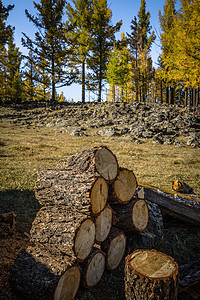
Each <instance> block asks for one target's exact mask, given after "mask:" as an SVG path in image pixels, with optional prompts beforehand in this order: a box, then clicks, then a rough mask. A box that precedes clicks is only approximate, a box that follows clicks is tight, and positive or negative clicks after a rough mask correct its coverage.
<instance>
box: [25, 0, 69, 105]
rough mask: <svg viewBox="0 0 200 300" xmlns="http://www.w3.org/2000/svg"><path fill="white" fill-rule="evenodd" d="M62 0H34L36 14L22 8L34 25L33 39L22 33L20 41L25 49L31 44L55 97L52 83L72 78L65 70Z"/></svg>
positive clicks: (62, 82) (65, 82)
mask: <svg viewBox="0 0 200 300" xmlns="http://www.w3.org/2000/svg"><path fill="white" fill-rule="evenodd" d="M65 4H66V1H65V0H59V1H57V0H40V3H36V2H34V6H35V8H36V9H37V11H38V12H37V16H36V17H35V16H33V15H31V14H30V13H29V12H28V11H27V10H25V13H26V16H27V18H28V19H29V21H31V22H33V24H34V25H35V26H36V27H37V28H38V31H37V32H36V34H35V40H34V41H31V39H30V38H29V37H28V36H27V35H26V34H25V33H23V35H24V38H23V39H22V44H23V45H24V46H26V47H27V48H28V49H31V47H32V45H34V52H35V54H36V56H37V63H39V62H43V61H44V62H45V63H44V64H43V63H40V67H41V68H43V70H44V72H47V73H48V74H49V75H50V76H51V98H52V100H53V101H54V100H55V98H56V86H58V85H59V86H64V85H67V84H71V82H72V81H73V78H72V76H71V74H70V73H69V72H67V70H66V57H67V49H66V38H65V34H64V25H63V21H62V17H63V11H64V7H65Z"/></svg>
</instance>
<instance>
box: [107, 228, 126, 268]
mask: <svg viewBox="0 0 200 300" xmlns="http://www.w3.org/2000/svg"><path fill="white" fill-rule="evenodd" d="M101 248H102V250H103V251H104V252H105V253H106V266H107V268H108V269H109V270H114V269H115V268H117V267H118V266H119V264H120V262H121V260H122V258H123V256H124V253H125V249H126V237H125V235H124V233H123V232H122V231H121V230H120V229H118V228H115V227H112V229H111V231H110V233H109V236H108V237H107V239H106V240H105V241H104V242H103V243H102V244H101Z"/></svg>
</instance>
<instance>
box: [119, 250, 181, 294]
mask: <svg viewBox="0 0 200 300" xmlns="http://www.w3.org/2000/svg"><path fill="white" fill-rule="evenodd" d="M177 295H178V265H177V263H176V262H175V261H174V259H173V258H171V257H170V256H167V255H166V254H164V253H161V252H157V251H156V250H136V251H135V252H133V253H132V254H130V255H128V256H127V257H126V263H125V298H126V299H127V300H133V299H135V300H138V299H148V300H153V299H160V300H164V299H166V300H168V299H171V300H175V299H177Z"/></svg>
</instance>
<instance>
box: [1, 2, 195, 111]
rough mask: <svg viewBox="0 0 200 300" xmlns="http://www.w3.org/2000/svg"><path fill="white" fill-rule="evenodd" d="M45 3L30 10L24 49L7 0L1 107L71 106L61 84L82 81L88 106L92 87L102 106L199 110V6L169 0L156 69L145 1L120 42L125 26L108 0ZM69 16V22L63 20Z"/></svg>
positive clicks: (3, 23) (3, 12) (163, 16)
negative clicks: (29, 32)
mask: <svg viewBox="0 0 200 300" xmlns="http://www.w3.org/2000/svg"><path fill="white" fill-rule="evenodd" d="M72 2H73V3H72V4H70V3H68V2H67V1H66V0H59V1H58V0H40V1H39V2H38V3H36V2H34V7H35V10H36V14H35V15H31V14H30V13H29V12H28V10H25V14H26V17H27V19H28V20H29V21H30V22H32V23H33V24H34V25H35V27H36V28H37V30H36V33H35V38H34V39H33V40H32V39H30V38H29V37H28V36H27V35H26V33H23V38H22V45H23V46H25V47H26V48H27V49H28V55H24V54H23V53H21V52H20V50H19V48H18V47H17V46H16V45H15V42H14V37H13V34H14V28H13V27H12V26H10V25H9V24H8V22H7V19H8V16H9V13H10V11H11V10H12V9H14V5H8V6H5V5H4V4H3V2H2V0H0V36H1V39H0V102H1V103H9V102H11V103H13V102H14V103H19V102H22V101H28V100H30V101H35V100H37V101H40V100H45V101H47V100H51V101H53V102H54V101H59V102H62V101H65V96H64V94H63V93H61V94H60V95H58V93H57V92H56V89H57V88H58V87H62V86H66V85H71V84H72V83H78V84H80V85H81V86H82V102H83V103H84V102H85V101H86V100H87V99H86V96H85V92H86V89H87V90H89V91H91V92H92V93H94V94H95V96H96V101H98V102H101V101H102V90H103V87H104V84H105V83H108V84H109V90H108V92H107V97H106V98H107V101H114V102H115V101H124V102H130V101H135V100H136V101H139V102H157V103H161V104H162V103H166V104H178V105H183V106H187V107H190V108H193V109H194V110H196V109H197V108H198V105H199V86H200V51H199V50H200V2H199V0H181V1H180V3H179V4H180V5H179V8H178V9H177V8H176V3H177V1H176V0H166V1H165V5H164V7H163V13H162V14H161V12H160V11H159V21H160V32H161V33H160V36H159V38H160V42H161V54H160V56H159V61H158V64H157V68H155V67H153V62H152V58H151V54H150V51H151V47H152V44H153V43H154V41H155V32H154V31H152V27H151V24H150V17H151V15H150V12H149V11H146V1H145V0H141V4H140V9H139V11H138V13H137V15H136V16H134V17H133V19H132V21H131V24H130V32H129V33H123V34H122V35H121V39H120V40H117V39H116V33H117V32H119V30H120V27H121V25H122V21H119V22H117V23H116V24H114V25H113V24H112V11H111V10H110V9H109V8H108V5H107V1H106V0H73V1H72ZM63 19H65V21H63Z"/></svg>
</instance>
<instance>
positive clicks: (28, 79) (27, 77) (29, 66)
mask: <svg viewBox="0 0 200 300" xmlns="http://www.w3.org/2000/svg"><path fill="white" fill-rule="evenodd" d="M25 58H26V62H25V64H24V72H23V76H24V97H25V100H27V99H28V100H32V101H33V100H34V99H35V98H36V91H35V89H36V82H37V81H38V80H37V79H38V78H37V77H38V76H37V73H36V66H35V57H34V52H33V49H30V50H29V52H28V56H25Z"/></svg>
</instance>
